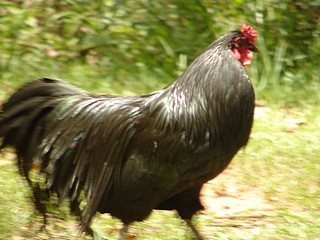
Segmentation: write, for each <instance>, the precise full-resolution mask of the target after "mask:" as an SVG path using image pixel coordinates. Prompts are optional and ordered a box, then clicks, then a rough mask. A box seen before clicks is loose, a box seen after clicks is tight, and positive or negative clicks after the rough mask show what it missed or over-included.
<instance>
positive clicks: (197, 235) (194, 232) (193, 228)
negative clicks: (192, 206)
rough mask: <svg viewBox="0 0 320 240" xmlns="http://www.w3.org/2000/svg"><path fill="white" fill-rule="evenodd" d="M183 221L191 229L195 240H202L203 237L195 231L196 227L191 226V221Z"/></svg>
mask: <svg viewBox="0 0 320 240" xmlns="http://www.w3.org/2000/svg"><path fill="white" fill-rule="evenodd" d="M183 220H184V221H185V222H186V223H187V225H188V227H189V228H190V229H191V231H192V232H193V234H194V236H195V237H196V239H197V240H203V237H202V236H201V234H200V233H199V231H198V230H197V229H196V227H195V226H194V225H193V223H192V221H191V219H183Z"/></svg>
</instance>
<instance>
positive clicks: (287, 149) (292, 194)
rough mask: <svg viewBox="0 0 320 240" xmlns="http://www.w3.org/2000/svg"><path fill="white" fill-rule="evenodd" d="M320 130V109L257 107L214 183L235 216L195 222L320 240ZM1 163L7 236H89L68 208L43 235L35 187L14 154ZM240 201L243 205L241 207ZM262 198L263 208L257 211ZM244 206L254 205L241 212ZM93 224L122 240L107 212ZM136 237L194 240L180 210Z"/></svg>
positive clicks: (249, 234)
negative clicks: (247, 135)
mask: <svg viewBox="0 0 320 240" xmlns="http://www.w3.org/2000/svg"><path fill="white" fill-rule="evenodd" d="M319 129H320V114H319V108H318V106H309V107H308V108H304V109H301V108H292V109H283V108H279V107H278V106H276V105H275V106H270V107H264V108H258V109H257V111H256V118H255V124H254V129H253V132H252V135H251V140H250V143H249V145H248V146H247V147H246V148H245V149H244V150H242V151H241V152H240V153H239V154H238V155H237V156H236V158H235V159H234V161H233V162H232V164H231V165H230V166H229V168H228V171H227V172H226V173H224V174H222V175H221V176H219V177H218V178H217V179H216V180H215V181H214V182H213V184H212V185H210V189H212V191H213V192H219V191H222V192H225V194H224V195H227V196H228V199H230V198H231V199H232V201H230V205H228V203H226V204H227V208H228V211H231V212H234V213H232V214H224V213H223V212H224V209H223V208H222V210H221V211H216V212H215V211H211V210H207V211H204V212H202V213H201V214H199V215H198V216H197V217H196V218H195V223H196V225H197V226H198V228H199V229H200V231H201V232H202V233H203V234H204V236H206V237H207V238H208V239H239V240H240V239H319V236H320V211H319V209H320V201H319V196H320V188H319V186H320V178H319V172H320V163H319V156H320V145H319V142H320V134H319ZM9 158H10V159H9ZM0 163H1V168H0V191H1V195H0V205H1V206H2V207H1V208H0V239H21V238H22V239H31V238H32V239H73V238H79V239H83V238H85V237H84V236H83V235H80V234H79V228H78V227H77V223H76V220H75V218H74V217H72V216H70V215H69V214H68V211H67V206H63V207H62V210H52V211H51V213H50V217H49V225H48V227H47V231H44V232H38V231H39V228H40V227H41V223H42V220H41V216H39V215H38V214H36V213H34V211H33V208H32V204H31V201H30V192H29V190H28V186H27V185H26V183H25V182H24V181H23V179H22V178H21V177H20V176H19V175H18V173H17V170H16V167H15V160H13V159H12V154H11V153H10V152H9V153H6V152H5V153H3V155H1V160H0ZM230 188H231V190H230ZM228 189H229V190H228ZM232 189H236V190H232ZM230 196H231V197H230ZM211 197H212V199H211V201H212V204H217V205H218V204H219V202H216V199H217V200H218V199H219V198H221V197H219V196H217V195H215V196H211ZM237 199H238V200H239V199H241V200H242V201H243V202H244V203H243V204H240V205H237V204H234V203H233V201H235V200H237ZM257 200H259V201H260V200H261V201H262V202H263V204H257V206H255V207H254V208H250V204H251V202H252V203H254V202H256V201H257ZM243 205H244V206H245V205H249V206H248V207H247V208H244V209H241V207H243ZM266 206H268V209H267V210H266V209H265V207H266ZM93 227H94V229H95V232H96V238H97V239H99V238H100V239H103V238H106V239H115V238H117V236H118V230H119V229H120V228H121V223H120V222H119V221H118V220H117V219H113V218H111V217H110V216H109V215H108V214H105V215H101V216H97V217H96V218H95V219H94V222H93ZM130 234H131V235H132V236H135V237H136V238H137V239H192V235H191V234H190V232H189V231H188V229H187V227H186V226H185V224H184V223H183V222H181V221H180V219H179V218H177V217H176V215H175V213H173V212H165V211H164V212H162V211H155V212H154V213H153V214H152V215H151V216H150V218H149V219H148V220H146V221H144V222H142V223H135V224H133V226H132V228H131V229H130ZM18 237H20V238H18ZM86 238H88V237H86ZM89 239H90V238H89Z"/></svg>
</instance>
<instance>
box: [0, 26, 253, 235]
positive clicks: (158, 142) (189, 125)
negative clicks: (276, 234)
mask: <svg viewBox="0 0 320 240" xmlns="http://www.w3.org/2000/svg"><path fill="white" fill-rule="evenodd" d="M256 36H257V32H256V31H255V30H254V29H253V28H252V27H250V26H247V25H244V26H243V27H242V30H241V31H233V32H230V33H228V34H226V35H224V36H222V37H220V38H219V39H217V40H216V41H215V42H213V43H212V44H211V45H210V46H209V47H208V48H207V49H205V50H204V51H203V52H202V53H201V54H200V55H199V56H198V57H197V58H196V59H195V60H194V61H193V62H192V63H191V65H190V66H189V67H188V68H187V70H186V71H185V72H184V73H183V74H182V75H181V76H180V77H179V78H178V79H177V80H176V81H175V82H173V83H172V84H170V85H169V86H167V87H166V88H164V89H162V90H160V91H157V92H153V93H150V94H147V95H143V96H137V97H120V96H113V95H100V96H98V95H94V94H90V93H88V92H86V91H84V90H81V89H79V88H77V87H75V86H73V85H71V84H69V83H67V82H65V81H61V80H57V79H49V78H43V79H40V80H36V81H33V82H30V83H28V84H26V85H25V86H23V87H22V88H21V89H20V90H18V91H17V92H16V93H14V94H13V95H12V96H11V97H10V99H9V100H8V101H7V102H6V103H5V104H4V106H3V109H2V112H1V115H0V137H2V138H3V140H2V147H1V148H4V147H5V146H8V145H10V146H13V147H14V148H15V149H16V152H17V156H18V165H19V169H20V172H21V173H22V174H23V175H24V176H25V177H26V179H27V180H28V182H29V184H30V185H31V187H32V189H33V193H34V198H35V206H36V208H37V209H38V210H40V211H41V212H42V213H43V214H45V207H44V206H45V204H44V203H43V200H44V199H43V195H44V194H43V192H46V196H45V197H46V198H47V197H49V195H50V194H52V193H54V192H55V193H57V195H58V197H59V199H60V200H63V199H65V198H69V199H70V205H71V210H72V211H73V212H74V213H76V214H77V215H78V216H80V219H81V223H82V226H83V228H84V229H85V230H88V231H89V229H90V222H91V219H92V217H93V216H94V215H95V213H96V212H97V211H98V212H100V213H110V214H111V215H112V216H115V217H117V218H119V219H121V220H122V222H123V223H124V227H123V229H122V231H121V235H122V236H125V235H126V234H127V230H128V225H129V224H130V223H132V222H134V221H143V220H144V219H146V218H147V217H148V216H149V214H150V213H151V212H152V210H153V209H163V210H176V211H177V212H178V213H179V215H180V217H181V218H182V219H184V220H185V221H186V222H187V224H188V225H189V226H190V227H191V229H192V231H193V232H194V233H195V235H196V237H197V238H198V239H201V237H200V235H199V233H198V232H197V230H196V229H195V228H194V226H193V225H192V223H191V218H192V216H193V215H194V214H195V213H196V212H197V211H199V210H201V209H203V206H202V205H201V203H200V200H199V193H200V190H201V187H202V186H203V184H204V183H205V182H207V181H208V180H210V179H212V178H214V177H216V176H217V175H218V174H219V173H221V172H222V171H223V170H224V169H225V168H226V167H227V165H228V164H229V162H230V161H231V159H232V158H233V157H234V155H235V154H236V153H237V152H238V150H239V149H240V148H241V147H243V146H245V145H246V144H247V142H248V138H249V134H250V131H251V127H252V122H253V112H254V90H253V88H252V85H251V83H250V80H249V78H248V76H247V75H246V73H245V70H244V68H243V66H245V65H249V64H250V63H251V60H252V51H255V50H257V49H256V48H255V46H254V45H253V43H254V40H255V38H256ZM36 163H40V166H41V167H40V169H41V172H42V173H44V174H45V176H46V189H43V188H41V187H39V184H37V183H34V182H33V181H31V180H30V178H29V172H30V170H31V169H32V168H33V166H34V164H36ZM84 199H85V201H86V204H85V207H84V209H81V210H80V206H79V205H80V202H81V201H83V200H84Z"/></svg>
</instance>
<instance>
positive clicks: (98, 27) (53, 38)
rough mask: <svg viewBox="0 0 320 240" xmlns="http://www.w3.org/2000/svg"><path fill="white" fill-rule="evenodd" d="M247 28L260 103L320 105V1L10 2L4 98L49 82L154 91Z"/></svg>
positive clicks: (3, 25)
mask: <svg viewBox="0 0 320 240" xmlns="http://www.w3.org/2000/svg"><path fill="white" fill-rule="evenodd" d="M243 23H247V24H250V25H252V26H254V28H256V29H257V30H258V32H259V36H258V40H257V41H258V42H257V46H258V48H259V49H260V53H259V54H256V55H255V59H254V62H253V64H252V66H250V67H248V68H247V71H248V73H249V75H250V77H251V79H252V81H253V83H254V85H255V87H256V92H257V95H258V98H260V99H265V100H268V101H271V102H277V103H278V102H280V103H283V104H285V105H291V104H301V103H302V104H305V103H307V104H309V103H310V102H312V103H319V102H320V100H319V89H320V82H319V66H320V65H319V57H320V30H319V29H320V1H319V0H280V1H279V0H264V1H262V0H248V1H244V0H233V1H224V0H216V1H213V0H190V1H184V0H167V1H164V0H163V1H147V0H135V1H133V0H96V1H90V0H61V1H56V0H2V1H1V2H0V54H1V57H0V84H1V85H0V86H3V88H2V89H1V94H2V97H5V96H7V95H8V94H10V93H11V92H12V91H13V88H16V87H17V86H19V85H21V83H22V82H26V81H29V80H31V79H34V78H39V77H42V76H44V75H45V76H48V77H58V78H64V79H67V80H69V81H72V82H75V83H77V84H78V85H81V86H82V87H85V88H87V89H88V90H93V91H97V92H111V93H119V94H134V93H135V94H137V93H138V94H139V93H145V92H147V91H151V90H156V89H158V88H160V87H163V86H165V85H166V84H168V83H169V82H171V81H173V80H174V79H175V78H176V77H177V76H178V75H179V74H180V73H181V72H182V71H183V70H184V69H185V68H186V67H187V65H188V64H189V63H190V61H192V59H194V57H195V56H196V55H197V54H198V53H199V52H200V51H201V50H202V49H203V48H205V47H206V46H208V45H209V44H210V43H211V42H212V41H213V40H214V39H215V38H217V37H219V36H221V35H222V34H224V33H226V32H227V31H230V30H234V29H239V28H240V27H241V25H242V24H243ZM0 97H1V96H0Z"/></svg>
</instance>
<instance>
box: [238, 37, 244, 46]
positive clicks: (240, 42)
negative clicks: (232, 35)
mask: <svg viewBox="0 0 320 240" xmlns="http://www.w3.org/2000/svg"><path fill="white" fill-rule="evenodd" d="M237 44H238V46H239V47H242V46H243V45H244V40H243V39H239V40H238V41H237Z"/></svg>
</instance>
